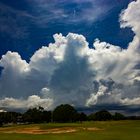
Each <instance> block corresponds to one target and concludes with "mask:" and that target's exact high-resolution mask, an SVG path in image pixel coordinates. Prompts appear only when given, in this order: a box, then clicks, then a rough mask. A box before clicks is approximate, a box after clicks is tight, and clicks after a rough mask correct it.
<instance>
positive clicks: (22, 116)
mask: <svg viewBox="0 0 140 140" xmlns="http://www.w3.org/2000/svg"><path fill="white" fill-rule="evenodd" d="M125 119H133V120H134V119H140V117H136V116H131V117H126V116H124V115H123V114H120V113H117V112H116V113H114V114H113V115H112V114H111V113H110V112H108V111H107V110H100V111H98V112H96V113H91V114H89V115H87V114H85V113H84V112H78V111H77V110H76V109H75V108H74V107H73V106H71V105H69V104H62V105H59V106H57V107H56V108H55V109H54V110H53V111H46V110H44V108H42V107H38V108H32V109H28V110H27V111H26V112H24V113H17V112H0V126H2V125H3V124H8V123H49V122H59V123H66V122H82V121H108V120H125Z"/></svg>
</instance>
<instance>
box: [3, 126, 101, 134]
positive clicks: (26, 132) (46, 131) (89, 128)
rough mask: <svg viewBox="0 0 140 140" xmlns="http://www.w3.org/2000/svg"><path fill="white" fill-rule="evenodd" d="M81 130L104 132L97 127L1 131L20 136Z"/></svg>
mask: <svg viewBox="0 0 140 140" xmlns="http://www.w3.org/2000/svg"><path fill="white" fill-rule="evenodd" d="M80 130H86V131H98V130H102V129H99V128H96V127H87V128H86V127H76V128H73V127H63V128H53V129H44V130H43V129H40V128H39V127H30V128H17V129H16V128H12V129H0V132H2V133H18V134H61V133H73V132H77V131H80Z"/></svg>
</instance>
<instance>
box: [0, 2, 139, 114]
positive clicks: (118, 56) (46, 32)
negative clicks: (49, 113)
mask: <svg viewBox="0 0 140 140" xmlns="http://www.w3.org/2000/svg"><path fill="white" fill-rule="evenodd" d="M139 22H140V0H136V1H133V0H113V1H112V0H100V1H99V0H71V1H68V0H59V1H58V0H51V1H50V0H22V1H17V0H11V1H6V0H0V109H4V110H6V109H11V110H20V109H21V110H22V109H28V108H31V107H37V106H42V107H44V108H45V109H46V110H50V109H53V108H54V107H56V106H57V105H59V104H62V103H68V104H71V105H73V106H75V107H77V108H79V109H81V110H85V111H88V110H91V111H95V110H99V109H108V110H110V111H119V112H121V113H124V114H130V115H131V114H135V115H140V110H139V107H140V25H139Z"/></svg>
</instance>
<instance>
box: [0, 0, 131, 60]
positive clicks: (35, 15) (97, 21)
mask: <svg viewBox="0 0 140 140" xmlns="http://www.w3.org/2000/svg"><path fill="white" fill-rule="evenodd" d="M129 2H130V0H121V1H120V0H114V1H112V0H100V1H97V0H85V1H78V0H72V1H70V2H69V1H67V0H60V1H58V0H51V1H49V0H41V1H38V0H29V1H28V0H22V1H17V0H11V1H5V0H1V1H0V10H1V15H0V16H1V20H0V25H1V28H0V47H1V49H0V56H1V55H3V54H5V53H6V52H7V51H8V50H11V51H16V52H19V53H20V55H21V56H22V58H24V59H26V60H29V58H30V57H31V56H32V54H33V53H34V52H35V50H37V49H38V48H40V47H41V46H42V45H48V43H50V42H52V41H53V37H52V36H53V34H55V33H62V34H64V35H66V34H68V33H69V32H73V33H78V34H83V35H84V36H85V37H86V38H87V41H88V42H89V43H90V47H92V43H93V40H94V39H95V38H99V39H100V40H102V41H106V42H110V43H112V44H114V45H118V46H121V47H122V48H126V47H127V44H128V43H129V42H130V41H131V40H132V38H133V32H132V31H131V30H130V29H126V28H125V29H120V25H119V14H120V12H121V10H122V9H125V8H126V7H127V5H128V3H129ZM124 36H125V38H124Z"/></svg>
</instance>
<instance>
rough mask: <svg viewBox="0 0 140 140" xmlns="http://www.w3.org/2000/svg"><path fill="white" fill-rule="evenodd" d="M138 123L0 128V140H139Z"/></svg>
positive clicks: (139, 129) (121, 122)
mask: <svg viewBox="0 0 140 140" xmlns="http://www.w3.org/2000/svg"><path fill="white" fill-rule="evenodd" d="M139 139H140V121H108V122H84V123H66V124H53V123H50V124H32V125H14V126H10V127H2V128H0V140H139Z"/></svg>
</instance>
